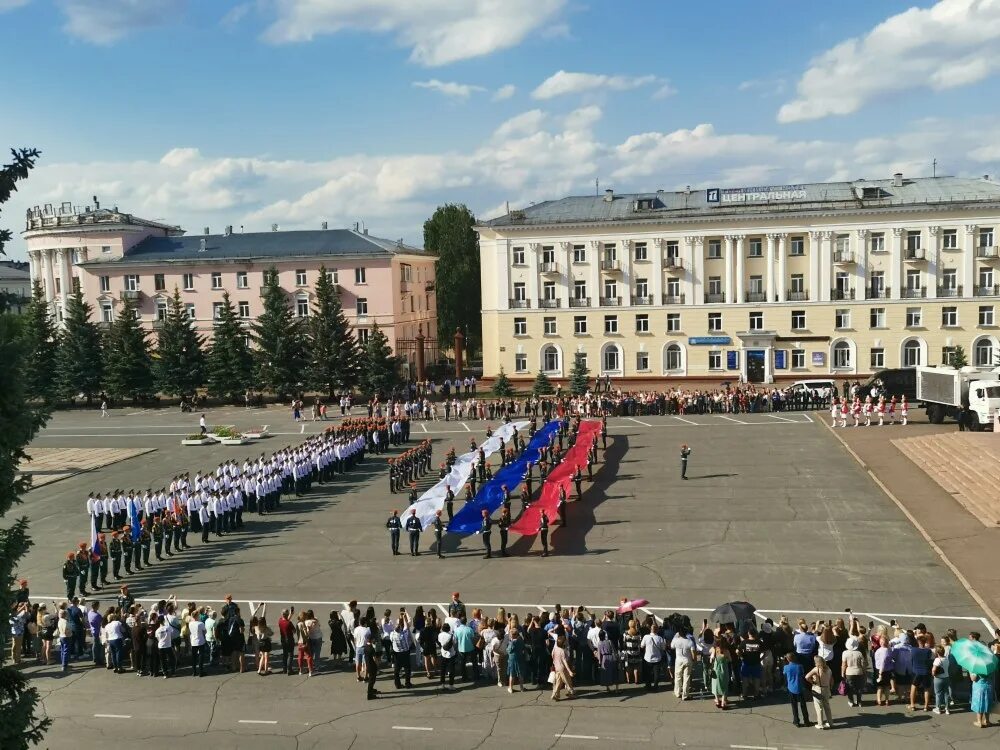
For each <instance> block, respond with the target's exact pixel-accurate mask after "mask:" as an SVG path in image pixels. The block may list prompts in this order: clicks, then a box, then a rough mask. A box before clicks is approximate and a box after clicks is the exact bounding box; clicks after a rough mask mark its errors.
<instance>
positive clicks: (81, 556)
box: [71, 542, 90, 598]
mask: <svg viewBox="0 0 1000 750" xmlns="http://www.w3.org/2000/svg"><path fill="white" fill-rule="evenodd" d="M88 573H90V552H89V551H88V550H87V543H86V542H80V549H79V550H77V553H76V575H77V588H79V589H80V596H88V594H87V574H88ZM71 598H72V597H71Z"/></svg>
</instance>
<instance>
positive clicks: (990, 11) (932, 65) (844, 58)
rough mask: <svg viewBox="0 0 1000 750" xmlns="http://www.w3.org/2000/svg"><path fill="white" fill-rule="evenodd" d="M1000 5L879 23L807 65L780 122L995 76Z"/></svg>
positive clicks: (945, 0) (945, 5) (969, 2)
mask: <svg viewBox="0 0 1000 750" xmlns="http://www.w3.org/2000/svg"><path fill="white" fill-rule="evenodd" d="M997 42H1000V1H998V0H940V2H938V3H937V4H936V5H934V6H933V7H931V8H910V9H909V10H906V11H903V12H902V13H899V14H897V15H895V16H891V17H890V18H888V19H886V20H885V21H883V22H882V23H880V24H879V25H878V26H876V27H875V28H874V29H872V30H871V31H869V32H868V33H867V34H865V35H864V36H863V37H855V38H852V39H848V40H846V41H844V42H841V43H840V44H838V45H836V46H835V47H833V48H831V49H829V50H827V51H826V52H824V53H823V54H821V55H820V56H819V57H817V58H816V59H815V60H813V61H812V64H811V66H810V67H809V69H808V70H807V71H806V72H805V73H804V74H803V75H802V78H801V79H800V80H799V82H798V85H797V87H796V89H797V94H798V96H797V98H795V99H793V100H792V101H790V102H788V103H787V104H785V105H784V106H782V107H781V109H780V110H779V111H778V121H779V122H784V123H788V122H798V121H801V120H815V119H818V118H821V117H827V116H829V115H848V114H851V113H853V112H856V111H858V110H859V109H861V108H862V107H863V106H865V105H866V104H868V103H869V102H872V101H874V100H876V99H878V98H879V97H883V96H886V95H888V94H892V93H894V92H898V91H905V90H908V89H913V88H920V87H928V88H931V89H933V90H941V89H948V88H954V87H957V86H966V85H968V84H970V83H975V82H977V81H981V80H983V79H985V78H987V77H989V76H991V75H994V74H995V73H996V72H997V71H998V70H1000V56H998V55H997V54H996V49H995V48H996V45H997Z"/></svg>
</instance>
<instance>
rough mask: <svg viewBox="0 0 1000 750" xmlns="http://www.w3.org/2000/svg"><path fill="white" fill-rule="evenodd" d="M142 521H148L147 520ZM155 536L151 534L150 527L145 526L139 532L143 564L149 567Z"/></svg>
mask: <svg viewBox="0 0 1000 750" xmlns="http://www.w3.org/2000/svg"><path fill="white" fill-rule="evenodd" d="M142 523H144V524H145V523H146V521H145V520H143V521H142ZM152 542H153V538H152V537H151V536H150V535H149V529H147V528H146V527H145V526H143V527H142V531H140V532H139V546H140V547H141V548H142V564H143V565H145V566H146V567H149V564H150V563H149V549H150V547H151V546H152Z"/></svg>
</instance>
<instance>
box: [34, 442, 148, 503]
mask: <svg viewBox="0 0 1000 750" xmlns="http://www.w3.org/2000/svg"><path fill="white" fill-rule="evenodd" d="M156 450H157V449H156V448H144V449H142V453H136V454H135V455H133V456H124V457H123V458H116V459H115V460H114V461H109V462H108V463H106V464H101V465H100V466H95V467H93V468H92V469H81V470H80V471H74V472H72V473H70V474H65V475H63V476H61V477H58V478H56V479H53V480H52V481H51V482H46V483H45V484H38V485H36V484H35V483H34V481H32V484H31V487H29V488H28V492H34V491H35V490H40V489H42V487H48V486H49V485H52V484H57V483H59V482H62V481H64V480H66V479H71V478H72V477H78V476H80V475H81V474H89V473H90V472H92V471H99V470H100V469H104V468H106V467H108V466H114V465H115V464H120V463H121V462H122V461H131V460H132V459H133V458H140V457H142V456H148V455H149V454H150V453H153V452H155V451H156ZM17 474H18V475H24V474H31V475H32V476H33V472H31V471H18V472H17ZM25 494H26V495H27V494H28V493H27V492H26V493H25Z"/></svg>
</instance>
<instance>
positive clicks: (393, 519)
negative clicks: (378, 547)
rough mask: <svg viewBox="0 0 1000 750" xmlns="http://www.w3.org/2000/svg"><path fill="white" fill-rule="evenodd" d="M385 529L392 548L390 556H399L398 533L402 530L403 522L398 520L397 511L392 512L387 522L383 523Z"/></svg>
mask: <svg viewBox="0 0 1000 750" xmlns="http://www.w3.org/2000/svg"><path fill="white" fill-rule="evenodd" d="M385 527H386V528H387V529H389V542H390V545H391V546H392V554H394V555H398V554H399V532H400V530H401V529H402V528H403V522H402V521H400V520H399V511H398V510H394V511H393V512H392V515H391V516H389V520H388V521H386V522H385Z"/></svg>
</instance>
